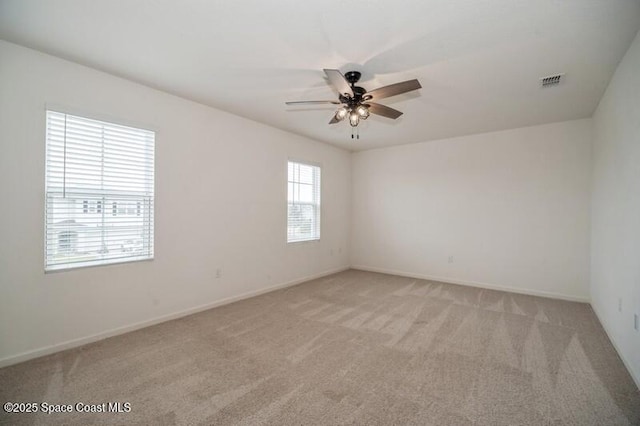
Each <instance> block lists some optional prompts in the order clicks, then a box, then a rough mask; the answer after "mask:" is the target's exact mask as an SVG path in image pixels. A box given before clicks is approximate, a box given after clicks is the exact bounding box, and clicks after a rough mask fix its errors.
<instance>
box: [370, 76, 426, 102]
mask: <svg viewBox="0 0 640 426" xmlns="http://www.w3.org/2000/svg"><path fill="white" fill-rule="evenodd" d="M421 88H422V86H421V85H420V82H419V81H418V80H415V79H414V80H407V81H403V82H401V83H395V84H390V85H388V86H384V87H379V88H377V89H373V90H372V91H370V92H367V93H366V94H365V99H376V100H377V99H382V98H388V97H390V96H395V95H400V94H402V93H407V92H411V91H412V90H418V89H421ZM369 96H370V98H368V97H369Z"/></svg>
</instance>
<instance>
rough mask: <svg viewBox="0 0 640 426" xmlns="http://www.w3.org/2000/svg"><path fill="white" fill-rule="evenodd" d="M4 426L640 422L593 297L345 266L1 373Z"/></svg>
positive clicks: (639, 401)
mask: <svg viewBox="0 0 640 426" xmlns="http://www.w3.org/2000/svg"><path fill="white" fill-rule="evenodd" d="M0 401H1V402H3V403H4V402H5V401H21V402H31V401H34V402H48V403H72V404H73V403H76V402H84V403H102V402H129V403H131V412H129V413H120V414H78V413H74V414H71V415H64V414H50V415H42V414H35V415H34V414H11V415H6V414H4V413H3V414H0V415H1V416H2V417H0V419H1V420H0V422H3V423H7V424H70V423H73V424H110V423H115V424H221V425H223V424H224V425H227V424H242V425H259V424H288V425H309V424H322V425H333V424H363V425H364V424H366V425H376V424H380V425H391V424H394V425H408V424H413V425H472V424H473V425H548V424H552V425H580V426H584V425H598V426H601V425H629V424H632V425H638V424H640V392H639V391H638V389H637V388H636V386H635V385H634V383H633V381H632V379H631V377H630V376H629V374H628V372H627V371H626V370H625V368H624V366H623V364H622V362H621V360H620V358H619V357H618V355H617V354H616V352H615V350H614V348H613V347H612V346H611V343H610V342H609V340H608V339H607V337H606V335H605V333H604V331H603V329H602V327H601V326H600V324H599V323H598V321H597V319H596V317H595V315H594V314H593V312H592V310H591V308H590V307H589V305H586V304H580V303H571V302H564V301H558V300H552V299H544V298H538V297H532V296H523V295H517V294H512V293H504V292H498V291H491V290H482V289H477V288H470V287H464V286H457V285H450V284H442V283H436V282H428V281H421V280H415V279H410V278H400V277H395V276H390V275H383V274H374V273H368V272H361V271H353V270H351V271H346V272H343V273H340V274H336V275H332V276H330V277H326V278H322V279H318V280H315V281H310V282H307V283H304V284H301V285H298V286H296V287H291V288H289V289H284V290H280V291H277V292H273V293H269V294H266V295H263V296H259V297H255V298H252V299H248V300H245V301H241V302H238V303H235V304H232V305H227V306H223V307H220V308H216V309H212V310H209V311H206V312H203V313H200V314H197V315H193V316H190V317H187V318H183V319H180V320H175V321H171V322H168V323H164V324H160V325H157V326H154V327H150V328H147V329H144V330H140V331H137V332H133V333H129V334H126V335H123V336H118V337H114V338H111V339H107V340H104V341H101V342H98V343H94V344H91V345H87V346H84V347H82V348H78V349H74V350H69V351H66V352H62V353H59V354H55V355H52V356H48V357H45V358H41V359H37V360H33V361H30V362H27V363H23V364H20V365H16V366H12V367H8V368H4V369H1V370H0Z"/></svg>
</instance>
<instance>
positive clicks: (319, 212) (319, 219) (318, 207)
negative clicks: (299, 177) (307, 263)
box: [286, 157, 322, 245]
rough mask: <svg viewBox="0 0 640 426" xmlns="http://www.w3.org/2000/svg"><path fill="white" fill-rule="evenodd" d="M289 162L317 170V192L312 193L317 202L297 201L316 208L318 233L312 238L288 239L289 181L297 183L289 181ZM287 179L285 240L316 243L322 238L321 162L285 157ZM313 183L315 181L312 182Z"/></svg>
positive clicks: (290, 242)
mask: <svg viewBox="0 0 640 426" xmlns="http://www.w3.org/2000/svg"><path fill="white" fill-rule="evenodd" d="M290 163H295V164H300V165H303V166H311V167H315V168H317V170H318V177H317V185H318V187H319V188H318V190H317V192H316V191H315V190H314V191H313V192H314V193H317V195H318V197H317V198H318V200H317V203H299V204H306V205H312V206H314V207H315V208H316V210H317V213H316V215H315V217H316V220H317V226H316V228H317V230H318V234H317V236H315V237H314V238H308V239H296V240H290V239H289V205H290V203H289V183H294V184H295V183H297V182H290V181H289V164H290ZM286 168H287V179H286V193H287V195H286V197H287V215H286V225H287V226H286V241H287V245H289V244H298V243H307V244H308V243H317V242H319V241H320V240H321V238H322V164H321V163H317V162H313V161H307V160H301V159H299V158H292V157H289V158H288V159H287V165H286ZM314 185H315V183H314Z"/></svg>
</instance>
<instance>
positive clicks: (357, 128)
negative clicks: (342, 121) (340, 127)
mask: <svg viewBox="0 0 640 426" xmlns="http://www.w3.org/2000/svg"><path fill="white" fill-rule="evenodd" d="M356 139H358V140H359V139H360V128H359V127H356Z"/></svg>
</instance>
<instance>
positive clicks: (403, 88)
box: [286, 69, 422, 136]
mask: <svg viewBox="0 0 640 426" xmlns="http://www.w3.org/2000/svg"><path fill="white" fill-rule="evenodd" d="M324 73H325V74H326V75H327V77H328V78H329V82H330V83H331V85H332V86H333V88H334V89H336V90H337V91H338V93H339V96H338V100H337V101H291V102H286V104H287V105H302V104H334V105H341V107H340V108H338V110H337V111H336V112H335V114H334V116H333V118H332V119H331V121H329V124H335V123H338V122H340V121H342V120H344V119H345V118H347V117H349V124H350V125H351V127H357V126H358V124H359V123H360V120H366V119H367V118H368V117H369V114H377V115H381V116H383V117H387V118H392V119H394V120H395V119H396V118H398V117H400V116H401V115H402V112H400V111H398V110H396V109H393V108H389V107H388V106H386V105H381V104H379V103H376V102H372V101H377V100H378V99H383V98H388V97H390V96H395V95H400V94H402V93H407V92H411V91H412V90H418V89H420V88H422V86H421V85H420V82H419V81H418V80H415V79H414V80H407V81H403V82H401V83H395V84H391V85H389V86H384V87H380V88H377V89H374V90H371V91H370V92H367V91H366V90H365V89H364V88H362V87H360V86H356V83H357V82H358V80H360V76H361V74H360V73H359V72H358V71H349V72H347V73H345V74H344V75H342V73H341V72H340V71H338V70H332V69H325V70H324ZM352 136H353V135H352Z"/></svg>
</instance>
